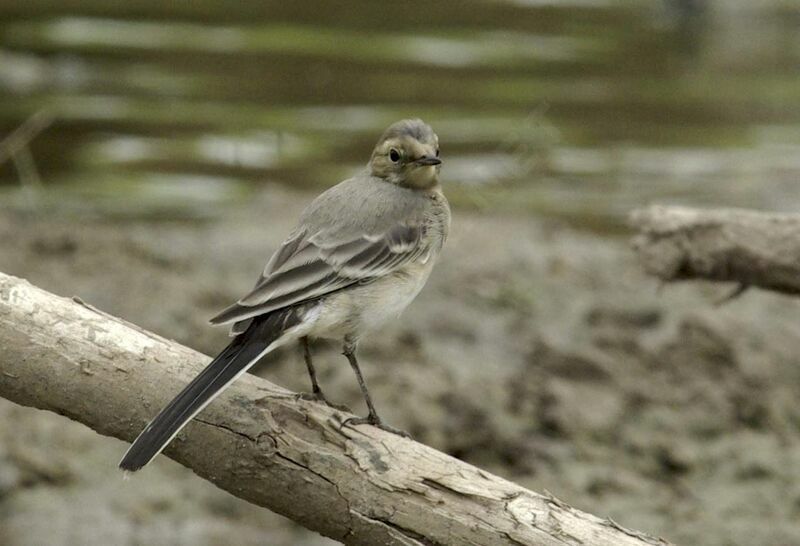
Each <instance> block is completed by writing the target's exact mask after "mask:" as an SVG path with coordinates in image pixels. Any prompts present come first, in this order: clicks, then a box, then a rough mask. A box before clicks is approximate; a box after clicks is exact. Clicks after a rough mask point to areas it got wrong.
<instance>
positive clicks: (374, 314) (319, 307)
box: [119, 119, 450, 472]
mask: <svg viewBox="0 0 800 546" xmlns="http://www.w3.org/2000/svg"><path fill="white" fill-rule="evenodd" d="M439 155H440V154H439V137H438V136H437V135H436V133H434V131H433V129H431V127H430V126H429V125H428V124H427V123H425V122H423V121H422V120H420V119H406V120H401V121H398V122H396V123H394V124H392V125H390V126H389V127H388V128H387V129H386V130H385V131H384V132H383V134H382V135H381V137H380V139H379V140H378V142H377V144H376V146H375V148H374V150H373V151H372V155H371V156H370V159H369V162H368V164H367V166H366V168H365V169H363V170H362V171H361V172H359V173H358V174H356V175H355V176H353V177H352V178H349V179H347V180H344V181H342V182H340V183H338V184H336V185H335V186H332V187H330V188H329V189H327V190H326V191H324V192H322V193H321V194H320V195H319V196H317V197H316V198H315V199H314V200H313V201H312V202H311V203H310V204H309V205H308V206H307V207H306V208H305V210H304V211H303V212H302V214H301V215H300V219H299V221H298V223H297V224H296V227H295V228H294V229H293V230H292V231H291V232H290V234H289V235H288V237H287V238H286V239H285V240H284V242H283V243H282V244H281V245H280V247H279V248H278V249H277V250H276V251H275V252H274V253H273V254H272V256H271V257H270V258H269V260H268V261H267V264H266V266H265V267H264V270H263V271H262V273H261V274H260V276H259V277H258V280H257V282H256V283H255V286H254V287H253V289H252V290H251V291H250V292H248V293H247V294H245V295H244V296H243V297H242V298H240V299H239V300H238V301H237V302H236V303H234V304H233V305H231V306H229V307H228V308H226V309H224V310H223V311H222V312H221V313H219V314H218V315H216V316H215V317H213V318H212V319H211V321H210V322H211V324H214V325H229V327H230V335H231V337H232V340H231V341H230V343H229V344H228V345H227V347H225V348H224V349H223V350H222V352H220V353H219V354H218V355H217V356H216V357H215V358H214V359H213V360H212V361H211V362H210V363H209V364H208V366H206V368H205V369H203V371H202V372H200V374H199V375H198V376H197V377H195V378H194V379H193V380H192V381H191V382H190V383H189V384H188V385H187V386H186V387H185V388H184V389H183V390H182V391H181V392H180V393H179V394H178V395H177V396H176V397H175V398H174V399H173V400H172V401H171V402H169V404H167V405H166V406H165V407H164V408H163V409H162V410H161V412H160V413H158V414H157V415H156V417H155V418H154V419H153V420H152V421H150V423H149V424H148V425H147V426H146V427H145V428H144V430H142V432H141V433H140V434H139V436H138V437H137V438H136V440H135V441H134V442H133V444H132V445H131V446H130V448H129V449H128V450H127V452H126V453H125V455H124V456H123V458H122V460H121V461H120V463H119V467H120V468H121V469H122V470H125V471H128V472H133V471H137V470H139V469H141V468H142V467H144V466H145V465H147V464H148V463H149V462H150V461H151V460H152V459H153V458H154V457H156V456H157V455H158V454H159V453H161V451H162V450H163V449H164V448H165V447H166V446H167V445H168V444H169V443H170V442H171V441H172V440H173V439H174V438H175V436H176V435H177V434H178V432H180V431H181V429H182V428H183V427H184V426H185V425H186V424H187V423H188V422H189V421H191V420H192V419H193V418H194V417H195V416H196V415H197V414H198V413H199V412H200V411H202V410H203V408H205V407H206V406H207V405H208V404H209V403H211V401H212V400H214V399H215V398H216V397H217V396H218V395H219V394H220V393H221V392H222V391H223V390H224V389H225V388H227V387H228V386H229V385H230V384H231V383H232V382H233V381H235V380H236V379H237V378H239V377H240V376H241V375H242V374H244V373H245V372H246V371H247V370H248V369H250V368H251V367H252V366H253V365H254V364H255V363H256V362H257V361H258V360H260V359H261V358H262V357H263V356H264V355H266V354H267V353H269V352H271V351H274V350H275V349H277V348H278V347H281V346H284V345H286V344H288V343H293V342H298V343H299V344H300V345H301V347H302V348H303V354H304V360H305V364H306V367H307V371H308V375H309V377H310V380H311V389H312V390H311V393H308V394H307V398H310V399H312V400H316V401H318V402H320V403H325V404H328V405H331V406H335V405H334V404H332V403H331V402H330V401H329V400H328V399H327V397H326V396H325V395H324V394H323V392H322V389H321V388H320V386H319V383H318V381H317V376H316V371H315V368H314V364H313V361H312V354H311V349H310V340H313V339H319V338H323V339H333V340H337V341H340V342H341V343H342V353H343V354H344V356H345V357H346V358H347V360H348V362H349V363H350V366H351V367H352V369H353V372H354V373H355V376H356V380H357V381H358V384H359V387H360V389H361V393H362V395H363V397H364V401H365V403H366V406H367V410H368V414H367V416H366V417H350V418H349V419H346V420H344V421H343V422H342V426H357V425H362V424H369V425H373V426H376V427H379V428H381V429H384V430H387V431H389V432H394V433H398V434H404V433H402V431H399V430H397V429H395V428H393V427H391V426H389V425H387V424H386V423H384V422H383V421H382V420H381V418H380V417H379V416H378V413H377V411H376V410H375V406H374V404H373V401H372V398H371V396H370V394H369V390H368V389H367V384H366V381H365V380H364V376H363V374H362V372H361V369H360V367H359V363H358V358H357V356H356V353H357V347H358V344H359V342H360V341H361V339H362V338H363V337H364V335H365V334H367V333H368V332H370V331H372V330H375V329H376V328H377V327H378V326H380V325H382V324H384V323H386V322H387V321H389V320H392V319H396V318H397V317H399V315H400V313H401V312H402V311H403V310H404V309H405V308H406V307H407V306H408V304H409V303H411V301H412V300H413V299H414V298H415V297H416V296H417V294H418V293H419V292H420V290H421V289H422V287H423V285H424V284H425V283H426V281H427V280H428V277H429V275H430V273H431V270H432V269H433V266H434V263H435V262H436V260H437V257H438V256H439V254H440V252H441V250H442V247H443V245H444V243H445V241H446V239H447V235H448V232H449V229H450V206H449V204H448V201H447V199H446V197H445V196H444V193H443V192H442V188H441V184H440V182H439V173H440V169H441V164H442V160H441V159H440V157H439Z"/></svg>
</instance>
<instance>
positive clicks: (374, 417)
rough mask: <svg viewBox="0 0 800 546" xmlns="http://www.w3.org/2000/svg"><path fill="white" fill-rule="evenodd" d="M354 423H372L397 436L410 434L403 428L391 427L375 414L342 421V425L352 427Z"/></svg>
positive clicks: (404, 436)
mask: <svg viewBox="0 0 800 546" xmlns="http://www.w3.org/2000/svg"><path fill="white" fill-rule="evenodd" d="M356 425H372V426H373V427H377V428H379V429H381V430H385V431H386V432H391V433H392V434H397V435H398V436H402V437H403V438H409V439H410V438H411V435H410V434H409V433H408V432H406V431H405V430H400V429H399V428H394V427H391V426H389V425H387V424H385V423H384V422H383V421H381V419H380V417H378V416H377V415H375V414H370V415H367V416H366V417H349V418H348V419H345V420H344V421H343V422H342V426H343V427H345V426H350V427H354V426H356Z"/></svg>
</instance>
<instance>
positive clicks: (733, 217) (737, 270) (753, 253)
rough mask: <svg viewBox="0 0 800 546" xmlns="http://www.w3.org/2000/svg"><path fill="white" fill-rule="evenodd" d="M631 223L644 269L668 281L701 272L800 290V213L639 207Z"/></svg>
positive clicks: (704, 275)
mask: <svg viewBox="0 0 800 546" xmlns="http://www.w3.org/2000/svg"><path fill="white" fill-rule="evenodd" d="M631 224H632V225H633V226H634V227H635V228H636V229H637V230H638V231H639V234H638V235H637V236H636V237H635V238H634V240H633V246H634V248H635V250H636V252H637V253H638V255H639V259H640V261H641V262H642V265H643V266H644V269H645V271H647V273H649V274H651V275H654V276H656V277H658V278H660V279H662V280H664V281H677V280H683V279H694V278H698V279H708V280H712V281H728V282H736V283H739V284H740V285H741V287H743V288H746V287H749V286H758V287H761V288H765V289H767V290H774V291H776V292H784V293H786V294H792V295H798V294H800V215H796V214H770V213H763V212H755V211H748V210H741V209H715V210H701V209H690V208H684V207H662V206H653V207H649V208H644V209H638V210H636V211H634V212H633V213H632V214H631ZM743 288H740V289H739V290H738V291H737V292H735V293H734V296H736V295H739V294H740V293H741V290H742V289H743Z"/></svg>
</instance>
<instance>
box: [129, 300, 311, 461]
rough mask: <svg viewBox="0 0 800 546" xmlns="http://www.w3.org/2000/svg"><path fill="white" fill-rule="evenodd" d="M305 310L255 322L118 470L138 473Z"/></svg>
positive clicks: (149, 431)
mask: <svg viewBox="0 0 800 546" xmlns="http://www.w3.org/2000/svg"><path fill="white" fill-rule="evenodd" d="M302 315H303V312H302V309H298V308H288V309H281V310H277V311H274V312H272V313H270V314H268V315H265V316H263V317H258V318H256V319H254V320H253V322H252V324H250V326H249V328H247V330H246V331H245V332H243V333H241V334H239V335H238V336H236V337H235V338H234V339H233V341H232V342H231V343H230V345H228V346H227V347H226V348H225V349H224V350H223V351H222V352H221V353H220V354H219V355H217V357H216V358H214V360H212V361H211V363H210V364H209V365H208V366H207V367H206V368H205V369H204V370H203V371H202V372H200V375H198V376H197V377H195V378H194V379H193V380H192V382H191V383H189V384H188V385H187V386H186V387H185V388H184V389H183V390H182V391H181V392H180V394H178V396H176V397H175V398H174V399H173V400H172V402H170V403H169V404H167V406H166V407H165V408H164V409H162V410H161V412H160V413H159V414H158V415H156V417H155V419H153V420H152V421H150V424H148V425H147V427H145V429H144V430H143V431H142V432H141V433H140V434H139V436H138V437H137V438H136V440H135V441H134V442H133V444H132V445H131V447H130V448H129V449H128V451H127V452H126V453H125V456H124V457H123V458H122V461H120V463H119V467H120V468H121V469H122V470H127V471H131V472H135V471H136V470H139V469H140V468H142V467H143V466H145V465H146V464H147V463H149V462H150V461H151V460H152V459H153V457H155V456H156V455H158V454H159V453H161V450H162V449H164V448H165V447H166V446H167V445H168V444H169V443H170V442H171V441H172V439H173V438H175V436H176V435H177V434H178V432H180V430H181V429H182V428H183V427H184V426H185V425H186V424H187V423H188V422H189V421H191V420H192V418H193V417H194V416H195V415H197V414H198V413H200V411H201V410H202V409H203V408H205V407H206V406H207V405H208V404H209V403H210V402H211V401H212V400H213V399H214V398H216V397H217V395H219V394H220V393H221V392H222V391H223V390H224V389H225V387H227V386H228V385H229V384H230V383H232V382H233V381H234V380H235V379H237V378H238V377H239V376H240V375H242V374H243V373H245V372H246V371H247V370H248V369H249V368H250V367H251V366H252V365H253V364H255V363H256V362H257V361H258V360H259V359H260V358H261V357H262V356H263V355H265V354H266V353H267V352H269V351H271V350H272V349H273V348H275V347H276V346H277V345H278V344H279V342H280V341H281V339H280V338H282V337H283V335H284V333H285V332H286V331H287V330H289V329H290V328H292V327H293V326H296V325H297V324H299V323H300V322H301V320H302Z"/></svg>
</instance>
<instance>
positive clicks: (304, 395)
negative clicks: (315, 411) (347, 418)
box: [295, 391, 353, 413]
mask: <svg viewBox="0 0 800 546" xmlns="http://www.w3.org/2000/svg"><path fill="white" fill-rule="evenodd" d="M295 398H297V399H298V400H309V401H311V402H319V403H321V404H325V405H326V406H328V407H329V408H333V409H337V410H339V411H345V412H347V413H353V410H351V409H350V408H348V407H347V406H345V405H344V404H334V403H333V402H331V401H330V400H328V399H327V398H326V397H325V395H324V394H322V391H316V392H298V393H297V394H296V395H295Z"/></svg>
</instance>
